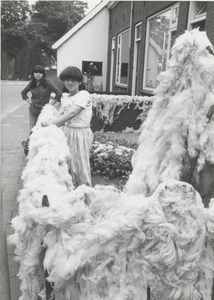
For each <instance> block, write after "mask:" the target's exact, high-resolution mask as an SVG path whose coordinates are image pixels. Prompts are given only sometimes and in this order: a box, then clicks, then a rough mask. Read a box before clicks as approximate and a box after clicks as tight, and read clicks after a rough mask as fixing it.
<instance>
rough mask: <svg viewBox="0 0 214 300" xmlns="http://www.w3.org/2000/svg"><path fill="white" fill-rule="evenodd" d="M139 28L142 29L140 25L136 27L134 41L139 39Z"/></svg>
mask: <svg viewBox="0 0 214 300" xmlns="http://www.w3.org/2000/svg"><path fill="white" fill-rule="evenodd" d="M141 27H142V25H139V26H137V27H136V39H140V38H141Z"/></svg>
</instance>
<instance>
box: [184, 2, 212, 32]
mask: <svg viewBox="0 0 214 300" xmlns="http://www.w3.org/2000/svg"><path fill="white" fill-rule="evenodd" d="M196 2H197V1H190V6H189V15H188V26H187V30H192V29H193V25H194V24H195V23H198V22H200V21H206V18H207V12H205V13H203V14H201V15H199V16H197V15H195V14H196ZM205 2H206V4H208V2H207V1H205Z"/></svg>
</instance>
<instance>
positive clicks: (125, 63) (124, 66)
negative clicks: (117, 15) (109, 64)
mask: <svg viewBox="0 0 214 300" xmlns="http://www.w3.org/2000/svg"><path fill="white" fill-rule="evenodd" d="M128 69H129V30H127V31H124V32H123V33H121V34H119V35H118V38H117V68H116V83H117V84H121V85H124V86H127V83H128Z"/></svg>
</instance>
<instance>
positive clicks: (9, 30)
mask: <svg viewBox="0 0 214 300" xmlns="http://www.w3.org/2000/svg"><path fill="white" fill-rule="evenodd" d="M86 8H87V3H85V2H83V1H36V2H35V4H34V5H32V7H30V6H29V4H28V2H27V1H2V2H1V19H2V29H1V34H2V57H3V56H4V58H5V57H6V59H7V56H8V57H9V59H10V60H11V56H12V57H14V58H15V72H16V77H18V78H20V77H21V78H28V76H29V72H30V70H31V69H32V67H33V65H34V64H35V63H37V64H42V65H44V66H47V65H48V64H49V61H50V57H51V56H53V55H54V56H55V52H54V50H53V49H52V45H53V44H54V43H55V42H56V41H57V40H58V39H59V38H61V37H62V36H63V35H64V34H65V33H66V32H67V31H68V30H70V29H71V28H72V27H73V26H74V25H76V24H77V23H78V22H79V21H80V20H81V19H82V18H83V17H84V15H85V9H86ZM5 53H6V55H5ZM4 60H5V59H4ZM2 67H3V69H5V68H6V66H2ZM2 71H4V70H2Z"/></svg>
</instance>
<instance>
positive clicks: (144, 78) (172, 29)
mask: <svg viewBox="0 0 214 300" xmlns="http://www.w3.org/2000/svg"><path fill="white" fill-rule="evenodd" d="M177 8H178V15H179V2H177V3H176V4H174V5H172V6H170V7H168V8H166V9H164V10H161V11H159V12H158V13H156V14H154V15H152V16H151V17H149V18H148V19H147V26H146V44H145V55H144V69H143V84H142V90H143V91H146V92H149V93H153V91H154V89H155V87H154V88H150V87H147V86H146V82H147V69H148V68H147V65H148V59H149V45H150V44H149V40H150V29H151V23H150V21H151V20H152V19H154V18H155V17H157V16H159V15H162V14H164V13H166V12H168V11H171V15H170V27H169V36H168V47H167V56H166V61H168V60H169V58H170V47H171V37H172V32H173V31H176V30H177V25H178V18H177V21H176V22H174V23H173V10H174V9H177Z"/></svg>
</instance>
